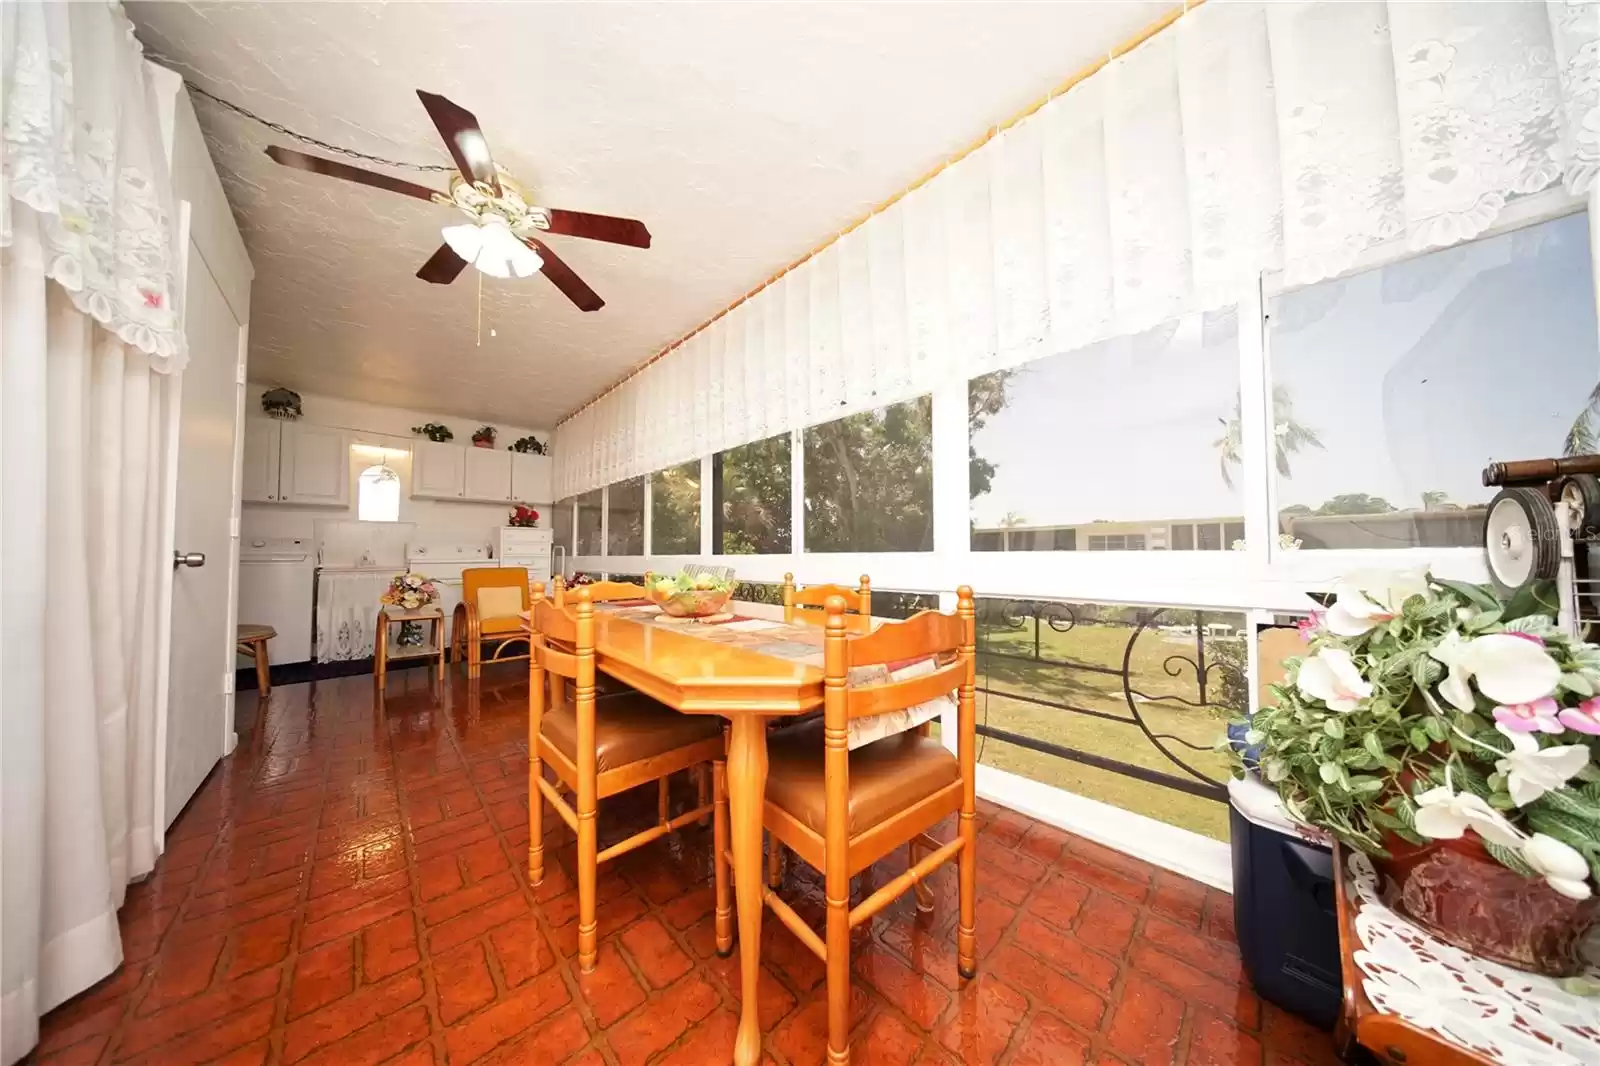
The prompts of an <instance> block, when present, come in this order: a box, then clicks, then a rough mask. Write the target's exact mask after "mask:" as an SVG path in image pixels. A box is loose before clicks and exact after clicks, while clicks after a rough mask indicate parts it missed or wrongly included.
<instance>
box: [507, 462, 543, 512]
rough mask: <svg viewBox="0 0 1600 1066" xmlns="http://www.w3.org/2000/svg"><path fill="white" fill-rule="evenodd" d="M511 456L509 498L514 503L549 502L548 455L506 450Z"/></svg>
mask: <svg viewBox="0 0 1600 1066" xmlns="http://www.w3.org/2000/svg"><path fill="white" fill-rule="evenodd" d="M506 454H507V455H509V456H511V499H512V501H513V502H516V503H550V502H551V501H552V500H553V499H554V497H553V496H552V495H551V491H550V488H551V484H552V482H553V477H552V474H553V469H552V468H553V466H554V464H552V463H551V462H550V457H549V456H548V455H534V454H532V453H530V452H507V453H506Z"/></svg>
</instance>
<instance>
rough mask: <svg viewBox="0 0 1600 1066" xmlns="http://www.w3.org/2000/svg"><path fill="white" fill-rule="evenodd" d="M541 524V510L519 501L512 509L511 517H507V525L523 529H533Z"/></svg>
mask: <svg viewBox="0 0 1600 1066" xmlns="http://www.w3.org/2000/svg"><path fill="white" fill-rule="evenodd" d="M538 524H539V512H538V511H535V510H534V509H533V508H532V507H529V506H528V505H527V504H525V503H519V504H517V505H516V506H515V507H513V508H512V509H511V517H510V518H507V519H506V525H508V526H517V527H519V528H522V529H532V528H533V527H534V526H537V525H538Z"/></svg>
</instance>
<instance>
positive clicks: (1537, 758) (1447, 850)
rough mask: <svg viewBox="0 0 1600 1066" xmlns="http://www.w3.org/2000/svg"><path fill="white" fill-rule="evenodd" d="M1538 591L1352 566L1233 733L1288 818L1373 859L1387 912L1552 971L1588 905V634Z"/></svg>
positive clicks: (1575, 945)
mask: <svg viewBox="0 0 1600 1066" xmlns="http://www.w3.org/2000/svg"><path fill="white" fill-rule="evenodd" d="M1547 590H1548V586H1545V589H1544V590H1541V589H1539V588H1538V587H1533V588H1526V589H1522V590H1519V591H1518V592H1517V593H1516V594H1515V595H1513V596H1512V597H1511V598H1510V599H1509V600H1504V601H1503V600H1501V599H1499V598H1498V597H1497V596H1496V595H1495V593H1494V592H1493V591H1492V590H1491V589H1490V588H1489V587H1487V586H1480V585H1472V584H1466V583H1462V582H1454V581H1444V580H1440V579H1438V578H1433V577H1431V576H1429V575H1427V574H1424V573H1420V572H1413V573H1406V574H1365V575H1358V576H1354V577H1351V578H1349V579H1347V580H1345V581H1343V582H1341V583H1339V584H1338V585H1337V586H1335V598H1334V600H1333V602H1332V605H1331V606H1330V607H1329V609H1328V610H1327V611H1326V612H1325V613H1322V614H1319V615H1318V616H1316V617H1315V618H1314V619H1313V620H1311V621H1310V622H1309V623H1307V624H1306V625H1304V626H1303V627H1302V628H1303V629H1304V630H1305V632H1306V635H1307V636H1308V637H1309V647H1308V649H1307V653H1306V654H1305V655H1304V656H1296V657H1292V658H1290V659H1288V660H1286V665H1287V667H1288V673H1287V677H1286V679H1285V683H1284V684H1282V685H1274V686H1272V693H1273V695H1274V696H1275V697H1276V706H1272V707H1263V708H1262V709H1261V710H1260V711H1259V712H1257V713H1256V714H1255V715H1254V716H1253V717H1252V718H1250V719H1249V720H1248V721H1247V722H1246V725H1247V726H1248V730H1247V732H1246V734H1245V741H1246V744H1247V745H1248V746H1250V748H1251V749H1253V751H1252V753H1251V754H1252V755H1254V756H1255V758H1256V760H1257V764H1258V767H1259V772H1260V774H1261V776H1262V777H1263V778H1264V779H1265V780H1266V781H1267V783H1268V784H1269V785H1270V786H1272V787H1275V788H1276V789H1277V791H1278V795H1279V796H1280V797H1281V798H1282V800H1283V802H1284V804H1285V806H1286V807H1287V808H1288V811H1289V813H1290V814H1291V815H1292V816H1293V817H1295V818H1297V819H1299V820H1300V821H1302V822H1305V823H1308V824H1310V825H1314V826H1317V827H1319V828H1321V829H1324V830H1326V831H1327V832H1328V833H1330V834H1332V835H1333V836H1334V837H1336V838H1338V840H1340V841H1341V842H1342V843H1343V844H1344V845H1345V846H1346V847H1350V848H1354V849H1356V850H1358V851H1361V852H1364V853H1366V854H1367V855H1369V856H1371V858H1372V860H1373V864H1374V866H1375V867H1376V868H1377V869H1378V871H1379V873H1380V874H1381V875H1382V877H1383V881H1384V889H1383V892H1384V898H1385V901H1386V902H1387V903H1389V904H1390V905H1391V906H1392V907H1394V908H1395V909H1396V910H1397V911H1399V912H1400V913H1402V914H1404V915H1405V916H1406V917H1408V918H1410V919H1412V920H1413V921H1415V922H1417V923H1418V924H1419V925H1422V926H1423V927H1425V928H1426V929H1428V930H1429V931H1430V932H1432V933H1433V934H1434V935H1435V936H1437V937H1439V938H1440V939H1442V940H1445V941H1447V942H1449V943H1452V944H1455V945H1456V946H1458V947H1461V948H1463V949H1465V950H1468V951H1472V952H1474V953H1477V954H1479V955H1483V956H1485V957H1488V958H1491V959H1495V960H1497V961H1499V962H1504V963H1507V964H1509V965H1512V966H1516V967H1520V968H1522V969H1528V970H1535V971H1538V972H1540V973H1545V974H1550V975H1552V976H1567V975H1571V974H1573V973H1576V972H1578V970H1579V969H1580V965H1581V964H1580V960H1579V955H1578V951H1579V948H1580V947H1581V945H1582V943H1583V941H1584V939H1585V937H1586V936H1587V934H1588V932H1589V930H1590V928H1591V927H1592V926H1593V925H1594V923H1595V920H1596V918H1597V916H1600V897H1597V896H1596V895H1595V888H1596V885H1597V884H1600V758H1597V757H1600V695H1597V694H1600V648H1597V647H1595V646H1594V645H1592V644H1586V643H1584V642H1583V641H1581V640H1577V639H1575V638H1573V637H1571V636H1569V635H1567V634H1566V633H1565V632H1564V631H1563V630H1562V629H1561V628H1560V627H1559V626H1558V625H1557V624H1556V620H1555V613H1556V606H1555V598H1554V595H1553V593H1550V592H1548V591H1547ZM1244 758H1245V755H1244V754H1242V753H1241V754H1236V755H1235V759H1236V760H1239V761H1240V762H1242V761H1243V760H1244Z"/></svg>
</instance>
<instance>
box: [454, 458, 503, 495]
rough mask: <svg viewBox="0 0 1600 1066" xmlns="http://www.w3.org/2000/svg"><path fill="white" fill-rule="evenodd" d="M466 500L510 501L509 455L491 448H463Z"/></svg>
mask: <svg viewBox="0 0 1600 1066" xmlns="http://www.w3.org/2000/svg"><path fill="white" fill-rule="evenodd" d="M461 450H462V452H463V453H464V454H465V457H466V458H465V462H466V468H467V469H466V480H465V487H466V493H465V495H466V498H467V499H469V500H485V501H489V502H493V503H504V502H507V501H509V500H510V499H511V453H510V452H497V451H494V450H493V449H491V448H463V449H461Z"/></svg>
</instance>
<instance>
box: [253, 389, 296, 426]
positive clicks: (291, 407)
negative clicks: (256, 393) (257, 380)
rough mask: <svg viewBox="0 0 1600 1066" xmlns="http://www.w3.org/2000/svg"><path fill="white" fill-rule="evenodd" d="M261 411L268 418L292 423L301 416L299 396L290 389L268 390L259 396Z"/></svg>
mask: <svg viewBox="0 0 1600 1066" xmlns="http://www.w3.org/2000/svg"><path fill="white" fill-rule="evenodd" d="M261 410H262V412H263V413H264V414H265V415H266V416H267V417H268V418H281V419H283V420H284V421H286V422H293V421H294V420H295V419H297V418H299V417H300V415H301V411H300V394H299V393H298V392H294V391H293V390H291V389H268V390H267V391H266V392H263V393H262V394H261Z"/></svg>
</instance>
